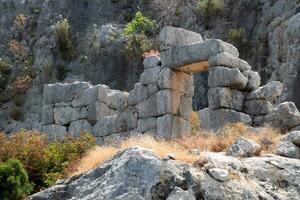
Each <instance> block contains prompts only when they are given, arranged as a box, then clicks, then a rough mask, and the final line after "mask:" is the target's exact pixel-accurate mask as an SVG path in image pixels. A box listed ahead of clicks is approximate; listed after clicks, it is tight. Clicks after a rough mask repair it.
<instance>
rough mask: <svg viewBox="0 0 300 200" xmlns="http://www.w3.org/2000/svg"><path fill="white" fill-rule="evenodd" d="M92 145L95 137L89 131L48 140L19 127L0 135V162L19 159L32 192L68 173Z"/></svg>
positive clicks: (39, 134)
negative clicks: (7, 134) (10, 132)
mask: <svg viewBox="0 0 300 200" xmlns="http://www.w3.org/2000/svg"><path fill="white" fill-rule="evenodd" d="M94 145H95V138H94V137H93V136H92V135H90V134H82V135H81V136H80V137H79V138H70V137H66V138H65V139H64V140H61V141H54V142H52V143H48V142H47V137H46V136H45V135H44V134H41V133H40V132H29V131H24V130H23V131H20V132H19V133H17V134H15V135H13V136H12V137H6V136H5V135H3V134H0V162H1V161H2V162H6V161H7V160H8V159H10V158H16V159H18V160H20V161H21V162H22V163H23V165H24V168H25V169H26V171H27V172H28V175H29V180H30V181H31V182H32V183H34V186H35V188H34V191H39V190H40V189H42V188H45V187H48V186H51V185H52V184H53V183H55V181H56V180H57V179H59V178H62V177H64V176H66V175H68V174H69V173H71V172H72V170H73V168H74V165H75V163H76V162H77V160H78V159H80V158H81V157H82V156H83V155H84V154H85V153H86V152H87V151H88V150H89V149H90V148H91V147H93V146H94Z"/></svg>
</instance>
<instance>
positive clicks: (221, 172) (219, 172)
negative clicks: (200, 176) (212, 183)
mask: <svg viewBox="0 0 300 200" xmlns="http://www.w3.org/2000/svg"><path fill="white" fill-rule="evenodd" d="M208 173H209V174H210V175H211V176H212V177H213V178H214V179H216V180H218V181H221V182H224V181H228V180H229V179H230V176H229V172H228V170H226V169H220V168H211V169H209V170H208Z"/></svg>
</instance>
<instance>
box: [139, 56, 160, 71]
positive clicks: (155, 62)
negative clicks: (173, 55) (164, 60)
mask: <svg viewBox="0 0 300 200" xmlns="http://www.w3.org/2000/svg"><path fill="white" fill-rule="evenodd" d="M143 65H144V69H149V68H153V67H157V66H159V65H161V59H160V57H159V56H147V57H146V58H145V59H144V61H143Z"/></svg>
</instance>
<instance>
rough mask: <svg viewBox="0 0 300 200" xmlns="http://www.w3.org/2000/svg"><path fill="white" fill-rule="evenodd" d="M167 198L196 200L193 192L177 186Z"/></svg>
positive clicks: (171, 199)
mask: <svg viewBox="0 0 300 200" xmlns="http://www.w3.org/2000/svg"><path fill="white" fill-rule="evenodd" d="M166 200H196V198H195V196H194V194H193V192H191V191H185V190H183V189H181V188H180V187H175V188H174V190H173V192H172V193H171V194H170V195H169V196H168V198H167V199H166Z"/></svg>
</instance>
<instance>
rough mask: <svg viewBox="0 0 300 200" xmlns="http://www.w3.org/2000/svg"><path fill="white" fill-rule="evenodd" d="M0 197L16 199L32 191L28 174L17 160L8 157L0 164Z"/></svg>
mask: <svg viewBox="0 0 300 200" xmlns="http://www.w3.org/2000/svg"><path fill="white" fill-rule="evenodd" d="M0 191H1V192H0V199H3V200H12V199H14V200H18V199H22V198H24V197H25V196H26V195H28V194H30V192H31V191H32V185H31V184H30V183H29V180H28V175H27V173H26V171H25V169H24V168H23V166H22V164H21V162H20V161H19V160H14V159H9V160H8V161H7V162H6V163H4V164H0Z"/></svg>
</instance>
